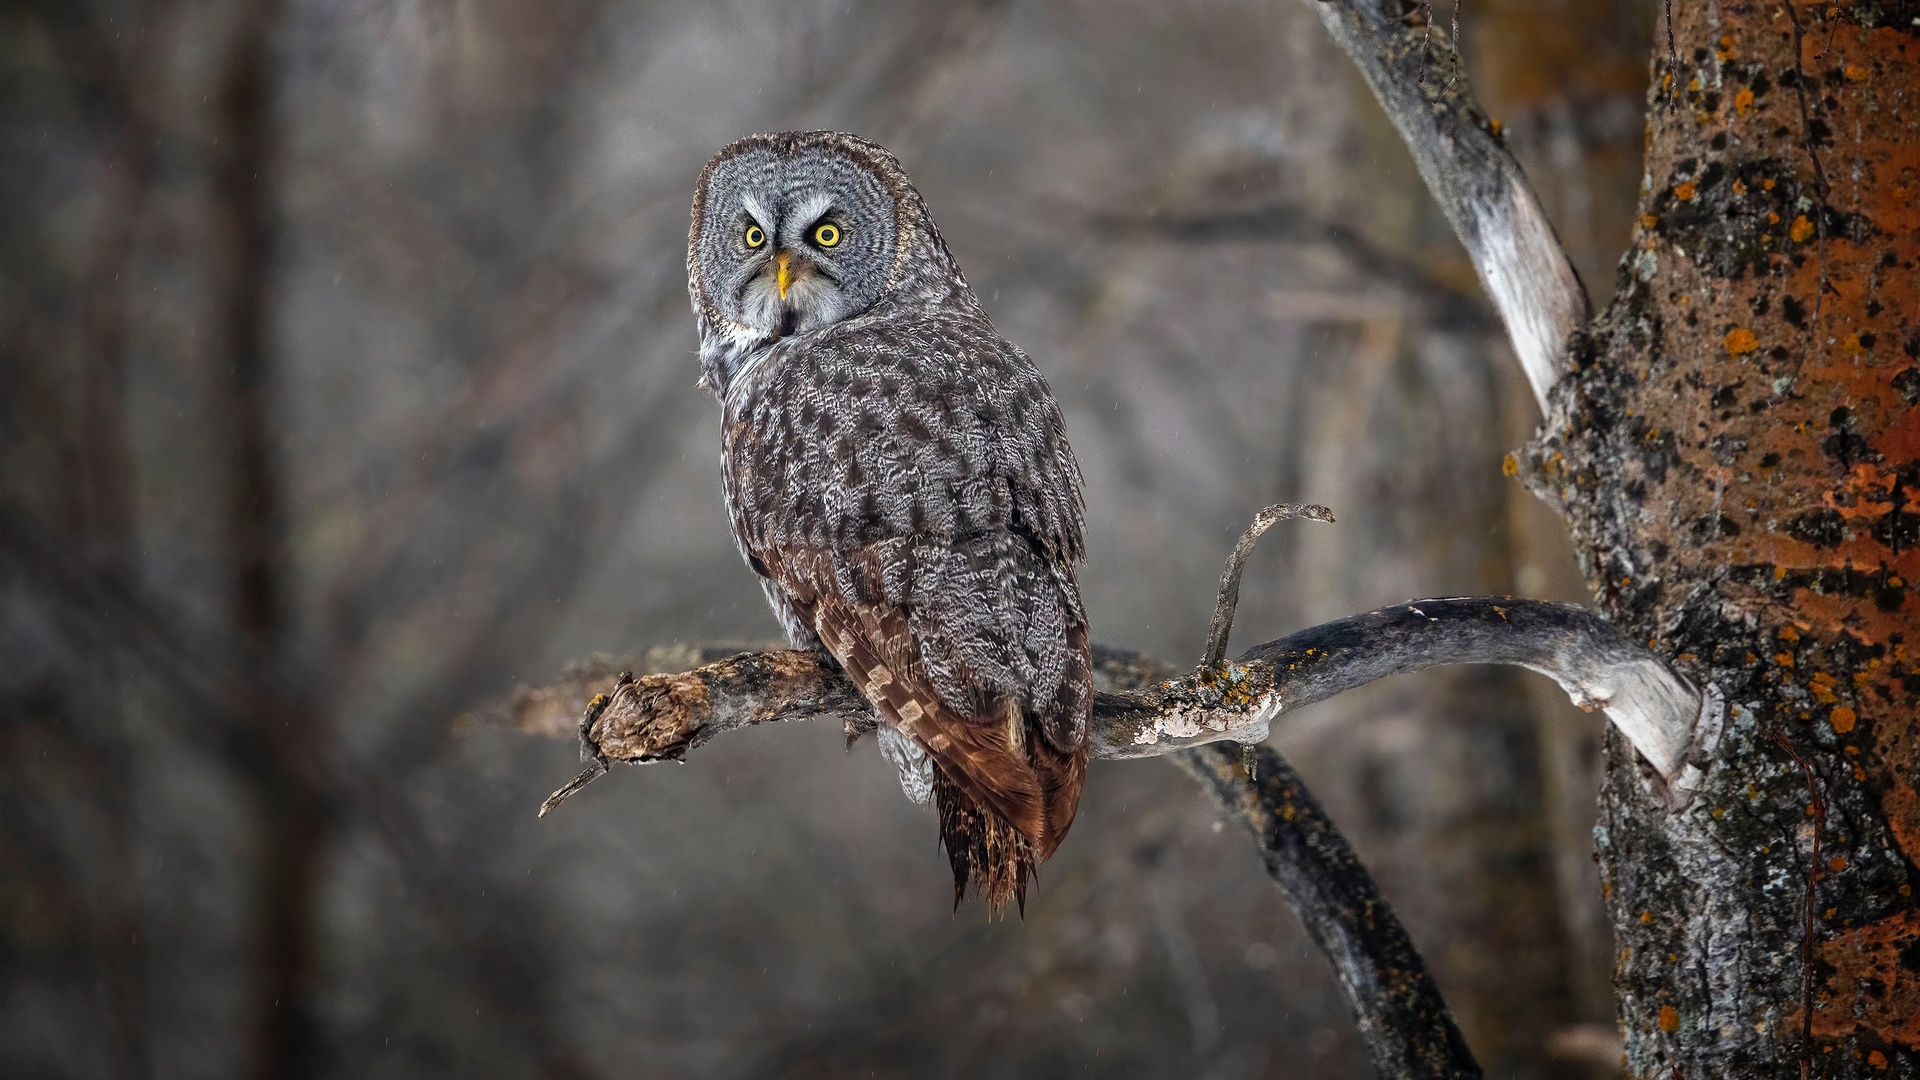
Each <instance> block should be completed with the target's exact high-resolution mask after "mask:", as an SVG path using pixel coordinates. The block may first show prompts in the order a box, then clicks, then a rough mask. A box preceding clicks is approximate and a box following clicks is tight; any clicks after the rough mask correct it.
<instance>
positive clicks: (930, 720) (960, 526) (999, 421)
mask: <svg viewBox="0 0 1920 1080" xmlns="http://www.w3.org/2000/svg"><path fill="white" fill-rule="evenodd" d="M687 288H688V292H689V293H690V294H691V298H692V301H693V310H694V315H695V319H696V322H697V323H698V326H699V333H700V368H701V383H702V385H704V386H705V387H707V388H708V389H710V390H711V391H712V392H713V394H714V395H715V396H716V397H717V398H719V400H720V405H721V411H722V434H721V463H722V476H723V488H724V490H725V493H726V500H727V509H728V512H729V516H730V518H731V521H732V525H733V535H734V539H735V541H736V542H737V543H738V544H739V547H740V551H741V554H742V555H743V556H745V558H746V562H747V565H748V566H749V567H750V568H751V569H752V570H753V572H754V573H755V574H756V575H758V576H759V579H760V583H761V586H762V588H763V589H764V590H765V592H766V595H767V601H768V603H769V604H771V605H772V607H773V611H774V614H775V616H776V617H778V619H779V620H780V622H781V624H782V626H783V627H784V628H785V629H786V632H787V635H788V637H789V638H790V639H791V640H792V642H793V645H794V647H795V648H800V649H814V650H819V651H821V652H822V653H824V654H826V655H827V656H829V657H831V659H832V660H833V661H834V662H836V663H837V664H838V665H839V666H840V668H841V669H842V670H844V671H845V672H846V674H847V675H848V676H849V677H850V678H851V679H852V680H853V681H854V683H855V685H857V686H858V687H859V688H860V690H861V693H862V694H864V695H865V697H866V699H867V700H868V701H869V702H870V703H871V704H872V705H873V707H874V710H875V711H876V713H878V715H879V717H880V718H881V720H882V721H884V722H883V723H882V724H881V725H880V726H879V729H878V732H879V742H880V745H881V750H882V752H883V754H884V755H885V756H886V757H887V758H888V759H889V760H890V761H892V762H893V763H894V764H895V765H896V766H898V768H899V770H900V774H901V784H902V786H903V787H904V788H905V789H906V791H907V794H908V795H909V796H910V797H912V798H914V799H915V800H916V801H919V802H925V801H926V800H927V798H928V797H929V796H931V797H932V798H933V800H934V801H935V804H936V806H937V808H938V812H939V820H940V837H941V841H942V843H943V844H944V845H945V847H946V850H947V854H948V859H949V861H950V862H951V863H952V866H953V878H954V904H955V906H956V907H957V906H958V905H959V903H960V901H961V899H962V898H963V897H964V896H965V895H966V894H967V892H968V890H969V888H972V889H973V890H974V891H975V892H977V894H978V895H980V896H982V897H983V898H984V899H985V900H986V901H987V903H988V905H989V909H990V910H991V911H993V912H996V913H997V912H1001V911H1004V910H1005V908H1006V905H1007V904H1008V903H1009V902H1013V901H1018V902H1019V903H1020V905H1021V908H1022V910H1024V909H1025V904H1026V886H1027V882H1028V881H1029V880H1030V879H1031V878H1032V877H1033V874H1034V868H1035V866H1036V865H1037V864H1038V863H1039V862H1040V861H1042V860H1044V859H1046V858H1047V857H1048V856H1050V855H1051V854H1053V852H1054V850H1055V849H1056V848H1057V847H1059V845H1060V841H1061V839H1062V838H1064V837H1065V836H1066V834H1067V829H1068V827H1069V826H1071V825H1072V824H1073V816H1074V811H1075V809H1076V807H1077V806H1078V805H1079V802H1080V790H1081V786H1082V782H1083V781H1084V779H1085V777H1086V768H1087V722H1088V718H1089V715H1090V713H1091V710H1092V701H1093V688H1092V665H1091V661H1090V656H1089V651H1088V639H1087V616H1086V611H1085V609H1084V607H1083V606H1082V605H1081V601H1080V586H1079V582H1078V579H1077V576H1076V567H1077V566H1078V564H1079V563H1080V562H1081V561H1083V560H1084V558H1085V550H1086V545H1085V537H1084V533H1085V529H1084V522H1083V516H1084V504H1083V502H1082V499H1081V479H1080V468H1079V465H1078V464H1077V463H1076V462H1075V461H1074V457H1073V451H1072V450H1071V449H1069V448H1068V446H1067V439H1066V429H1065V424H1064V422H1063V420H1062V418H1061V415H1060V409H1059V406H1058V405H1057V404H1056V403H1055V402H1054V399H1053V393H1052V391H1051V390H1050V389H1049V388H1048V386H1047V382H1046V380H1045V379H1043V378H1041V376H1040V373H1039V371H1037V370H1036V369H1035V368H1034V366H1033V362H1032V361H1031V360H1029V359H1028V358H1027V356H1026V354H1025V353H1023V352H1021V351H1020V349H1019V348H1018V347H1016V346H1015V345H1014V344H1013V343H1012V342H1010V341H1008V340H1007V339H1006V338H1004V337H1001V336H1000V333H999V332H998V331H997V330H995V329H994V326H993V323H992V322H991V321H990V320H989V319H988V318H987V313H986V311H985V309H984V308H982V307H981V305H980V301H979V298H978V297H976V296H975V295H974V293H973V290H972V289H971V288H970V287H968V285H967V281H966V278H965V277H963V276H962V275H961V273H960V267H959V264H958V263H956V262H955V261H954V257H953V254H952V253H951V252H949V251H948V250H947V246H946V244H945V243H944V242H943V241H942V240H941V239H940V231H939V229H937V228H935V226H934V223H933V218H932V216H931V215H930V214H929V213H928V211H927V206H926V203H925V202H924V201H923V200H922V199H921V197H920V193H919V192H918V191H916V190H915V189H914V186H913V184H912V182H911V181H909V180H908V179H907V175H906V172H905V171H904V170H903V169H902V168H901V166H900V162H899V161H898V160H896V159H895V158H894V156H893V155H892V154H890V153H888V152H887V151H886V150H883V149H881V148H880V147H878V146H876V145H874V144H873V143H870V142H867V141H865V140H863V139H860V138H857V137H855V136H852V135H845V134H840V133H836V132H824V131H810V132H786V133H781V134H774V135H754V136H749V137H747V138H745V139H741V140H740V141H738V142H736V143H734V144H732V145H731V146H728V147H727V148H726V149H724V150H722V151H720V153H719V154H718V155H716V156H715V157H714V159H713V160H712V161H710V162H708V163H707V167H706V169H705V171H703V172H702V173H701V175H700V182H699V185H698V187H697V188H696V190H695V192H694V197H693V225H692V228H691V230H690V231H689V233H688V238H687Z"/></svg>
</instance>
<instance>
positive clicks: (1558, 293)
mask: <svg viewBox="0 0 1920 1080" xmlns="http://www.w3.org/2000/svg"><path fill="white" fill-rule="evenodd" d="M1308 6H1309V7H1311V8H1312V9H1313V10H1314V12H1315V13H1316V14H1318V15H1319V16H1320V21H1321V22H1322V23H1324V24H1325V25H1326V27H1327V31H1328V33H1330V34H1331V35H1332V36H1333V40H1334V42H1335V43H1336V44H1338V45H1339V46H1340V47H1341V48H1342V49H1343V50H1345V51H1346V53H1347V55H1348V56H1350V57H1352V58H1353V62H1354V63H1355V64H1356V65H1358V67H1359V68H1360V74H1361V75H1362V76H1363V77H1364V78H1365V79H1366V80H1367V85H1368V86H1370V87H1372V89H1373V93H1374V96H1375V97H1376V98H1378V99H1379V101H1380V104H1381V107H1382V108H1384V109H1385V110H1386V112H1387V117H1388V118H1389V119H1391V120H1392V121H1393V125H1394V127H1395V128H1397V129H1399V132H1400V137H1401V139H1402V140H1404V141H1405V142H1406V144H1407V149H1408V150H1409V151H1411V152H1412V154H1413V160H1414V164H1415V165H1417V166H1418V167H1419V169H1420V176H1421V178H1422V179H1423V180H1425V181H1426V184H1427V190H1429V191H1431V192H1432V193H1433V197H1434V201H1436V202H1437V203H1439V204H1440V210H1441V212H1442V213H1444V214H1446V216H1447V221H1448V222H1449V223H1451V224H1452V225H1453V231H1454V233H1455V234H1456V235H1458V236H1459V237H1460V242H1461V243H1462V244H1464V245H1465V246H1466V249H1467V254H1468V255H1469V256H1470V257H1471V258H1472V259H1473V265H1474V269H1476V270H1477V271H1479V274H1480V281H1481V283H1482V284H1483V285H1485V286H1486V289H1487V293H1488V294H1489V295H1490V296H1491V297H1492V299H1493V303H1494V306H1495V307H1496V308H1497V309H1499V312H1500V317H1501V319H1502V320H1504V321H1505V323H1506V325H1507V336H1508V337H1509V338H1510V339H1511V340H1512V342H1513V349H1514V353H1515V354H1516V355H1517V356H1518V357H1519V359H1520V365H1521V367H1522V368H1524V369H1525V370H1526V373H1527V381H1528V383H1529V384H1531V385H1532V387H1533V393H1534V398H1535V400H1536V401H1538V402H1539V403H1540V405H1541V408H1542V409H1544V408H1545V407H1546V396H1547V390H1548V388H1549V387H1551V386H1552V385H1553V383H1554V382H1555V381H1556V380H1557V379H1558V378H1559V377H1560V374H1561V373H1562V372H1563V371H1564V370H1565V367H1566V343H1567V339H1568V338H1569V337H1570V336H1571V335H1572V334H1573V332H1574V331H1575V330H1578V329H1580V328H1581V327H1583V326H1585V325H1586V323H1587V322H1588V321H1589V320H1590V319H1591V318H1592V307H1591V306H1590V304H1589V302H1588V300H1587V294H1586V290H1585V289H1583V288H1582V287H1581V285H1580V279H1579V277H1578V276H1577V275H1576V274H1575V273H1574V270H1573V264H1572V263H1571V262H1570V261H1568V259H1567V255H1566V252H1565V251H1564V250H1563V249H1562V248H1561V246H1560V241H1559V239H1558V237H1556V236H1555V235H1554V231H1553V226H1552V224H1551V223H1549V222H1548V221H1547V215H1546V211H1545V210H1543V209H1542V208H1541V206H1540V200H1539V199H1538V198H1537V197H1536V196H1535V195H1534V193H1533V189H1532V187H1530V186H1529V185H1528V184H1527V179H1526V176H1525V175H1524V174H1522V173H1521V171H1520V165H1519V163H1518V162H1516V161H1514V159H1513V156H1512V155H1511V154H1509V153H1507V150H1506V148H1505V147H1504V146H1502V145H1501V143H1500V139H1499V136H1498V135H1497V134H1496V133H1495V125H1494V124H1493V123H1492V122H1491V121H1489V120H1488V119H1487V117H1486V115H1485V113H1484V112H1483V111H1482V110H1481V109H1480V107H1479V105H1478V104H1476V103H1475V101H1474V99H1473V95H1472V92H1471V90H1470V89H1469V84H1468V81H1467V80H1466V79H1455V80H1450V81H1449V82H1448V83H1447V84H1446V85H1444V86H1441V85H1436V84H1435V83H1433V82H1431V81H1429V80H1427V79H1426V78H1425V77H1424V76H1425V74H1426V72H1425V64H1424V63H1423V61H1422V56H1423V53H1424V51H1425V47H1426V38H1427V35H1429V34H1430V33H1431V20H1430V19H1423V18H1421V17H1420V13H1421V12H1422V10H1423V7H1422V5H1421V4H1419V3H1417V2H1416V0H1308ZM1456 13H1457V8H1456ZM1457 31H1458V28H1457V27H1456V35H1455V36H1456V38H1457V36H1458V35H1457ZM1450 44H1451V45H1452V47H1453V55H1454V57H1455V66H1456V73H1457V68H1458V57H1459V55H1460V53H1459V42H1458V41H1457V40H1455V41H1453V42H1450Z"/></svg>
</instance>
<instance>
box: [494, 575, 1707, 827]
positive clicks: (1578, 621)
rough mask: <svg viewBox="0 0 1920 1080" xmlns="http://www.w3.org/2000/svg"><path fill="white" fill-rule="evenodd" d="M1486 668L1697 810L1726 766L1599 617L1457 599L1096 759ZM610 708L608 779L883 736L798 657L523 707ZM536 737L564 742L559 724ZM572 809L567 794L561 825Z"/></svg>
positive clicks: (1245, 664) (1632, 647) (1159, 703)
mask: <svg viewBox="0 0 1920 1080" xmlns="http://www.w3.org/2000/svg"><path fill="white" fill-rule="evenodd" d="M1095 660H1096V664H1097V665H1098V666H1100V667H1102V668H1104V669H1111V668H1114V667H1116V666H1118V667H1120V668H1126V667H1127V666H1128V665H1134V666H1135V667H1136V668H1137V667H1138V666H1139V665H1142V664H1146V663H1149V662H1148V661H1146V660H1144V658H1141V657H1139V656H1138V654H1134V653H1128V652H1124V651H1120V650H1114V649H1108V648H1100V649H1098V650H1097V652H1096V657H1095ZM1482 663H1484V664H1516V665H1519V666H1521V667H1525V668H1529V669H1531V670H1534V671H1538V672H1541V673H1542V674H1545V675H1547V676H1549V677H1551V678H1553V679H1554V681H1556V682H1558V683H1559V684H1560V686H1561V687H1562V688H1563V689H1565V690H1566V691H1567V694H1568V696H1570V697H1571V698H1572V699H1573V700H1574V702H1575V703H1576V704H1579V705H1581V706H1582V707H1584V708H1600V709H1603V710H1604V711H1605V712H1606V714H1607V716H1608V718H1609V719H1611V720H1612V721H1613V722H1614V724H1615V725H1616V726H1618V727H1619V729H1620V731H1621V732H1622V734H1624V735H1626V736H1627V738H1628V739H1629V740H1630V741H1632V743H1633V745H1634V746H1635V748H1637V749H1638V750H1639V751H1640V753H1641V754H1642V756H1644V757H1645V758H1646V759H1647V762H1648V764H1650V765H1652V766H1653V768H1654V770H1655V771H1656V772H1657V773H1658V774H1659V776H1660V777H1661V778H1662V779H1663V780H1665V781H1667V782H1668V783H1669V784H1671V785H1673V786H1674V791H1673V794H1674V795H1676V796H1678V798H1679V799H1681V800H1684V798H1685V797H1686V795H1687V794H1688V792H1689V791H1690V788H1689V787H1688V783H1689V779H1688V778H1689V776H1690V775H1691V774H1690V773H1689V772H1688V762H1689V760H1690V759H1697V760H1701V761H1704V760H1705V757H1706V756H1707V755H1709V754H1711V752H1712V749H1713V740H1714V738H1715V737H1716V735H1717V732H1718V730H1719V726H1718V724H1719V703H1718V699H1717V696H1716V695H1713V694H1711V693H1709V694H1702V693H1701V692H1700V691H1698V690H1696V689H1695V688H1694V687H1693V686H1692V685H1691V684H1689V683H1688V682H1687V681H1686V680H1685V679H1683V678H1681V677H1680V676H1679V675H1678V674H1676V673H1675V672H1674V671H1673V669H1672V668H1671V667H1669V666H1668V665H1667V664H1666V662H1665V661H1663V660H1662V659H1660V658H1659V657H1658V656H1656V655H1654V654H1653V653H1652V652H1650V651H1648V650H1647V649H1645V648H1644V647H1642V646H1640V645H1639V644H1638V643H1636V642H1634V641H1632V640H1630V639H1629V638H1627V637H1626V635H1625V634H1623V633H1621V632H1620V631H1619V630H1618V629H1617V628H1615V627H1614V626H1613V625H1612V624H1611V623H1608V622H1607V621H1606V620H1604V619H1602V618H1600V617H1599V616H1598V615H1596V614H1594V613H1593V612H1590V611H1587V610H1586V609H1584V608H1578V607H1573V606H1570V605H1566V604H1550V603H1545V602H1543V601H1538V600H1516V599H1512V598H1490V597H1455V598H1450V599H1437V600H1419V601H1415V602H1413V603H1409V604H1400V605H1397V606H1395V607H1390V608H1383V609H1381V610H1379V611H1371V612H1367V613H1366V614H1363V615H1354V616H1351V617H1349V618H1345V619H1339V620H1336V621H1334V622H1330V623H1325V624H1323V625H1320V626H1316V627H1312V628H1310V629H1307V630H1302V631H1300V632H1298V633H1295V634H1291V635H1289V636H1287V637H1284V638H1281V639H1279V640H1277V641H1270V642H1267V643H1266V644H1264V645H1257V646H1255V647H1253V648H1252V649H1249V650H1247V651H1246V652H1245V653H1243V654H1241V656H1240V658H1239V659H1237V660H1235V661H1233V662H1231V663H1227V664H1222V665H1219V666H1214V667H1205V666H1203V667H1201V668H1200V669H1197V670H1195V671H1193V672H1191V673H1187V674H1183V675H1179V676H1177V677H1173V678H1165V679H1162V680H1160V681H1158V682H1155V683H1153V684H1152V685H1149V686H1145V687H1143V688H1141V689H1138V690H1130V691H1127V692H1124V693H1101V694H1097V695H1096V696H1095V699H1094V708H1093V725H1092V744H1093V756H1094V757H1097V758H1140V757H1156V756H1159V755H1162V754H1168V753H1172V752H1173V751H1176V750H1182V749H1186V748H1188V747H1193V746H1202V745H1205V744H1207V743H1213V742H1220V741H1222V740H1229V739H1230V740H1233V741H1236V742H1246V743H1257V742H1262V741H1264V740H1265V739H1266V738H1267V735H1268V731H1269V727H1270V725H1271V724H1272V723H1273V721H1274V720H1275V719H1276V718H1278V717H1279V716H1281V715H1283V714H1284V713H1287V712H1289V711H1291V710H1294V709H1298V708H1300V707H1301V706H1303V705H1307V704H1310V703H1312V702H1315V701H1322V700H1325V699H1326V698H1330V697H1333V696H1334V695H1336V694H1340V693H1343V692H1345V691H1347V690H1351V689H1354V688H1355V687H1358V686H1364V685H1365V684H1367V683H1370V682H1373V681H1375V680H1378V679H1384V678H1387V677H1389V676H1393V675H1402V674H1408V673H1411V672H1415V671H1422V670H1425V669H1427V668H1431V667H1438V666H1442V665H1447V664H1482ZM600 693H605V694H607V695H608V696H607V699H606V700H605V701H604V702H601V703H599V705H598V706H597V707H596V708H594V709H592V710H591V711H590V713H589V715H588V717H587V722H586V723H584V724H582V725H581V727H580V737H581V739H582V742H583V744H584V746H585V747H586V749H587V751H588V754H589V756H590V758H591V759H592V760H593V761H594V762H595V763H596V765H597V766H598V767H597V768H595V769H592V770H589V771H590V772H594V773H597V772H599V771H602V769H603V768H604V765H605V764H606V763H609V762H615V761H626V762H645V761H662V760H674V759H678V758H681V757H684V756H685V755H686V753H687V751H689V750H691V749H693V748H694V747H696V746H699V745H700V744H701V743H704V742H706V741H707V740H708V739H710V738H712V737H714V736H715V735H718V734H720V733H722V732H725V731H730V730H732V729H735V728H741V727H749V726H752V725H754V724H761V723H766V722H769V721H775V720H804V719H812V718H816V717H831V718H834V719H838V720H839V721H840V722H841V723H842V724H843V725H844V726H846V728H847V729H848V731H849V733H851V734H857V733H859V732H860V731H863V730H866V729H867V728H870V727H871V725H872V724H873V722H874V721H873V715H872V711H871V710H870V709H869V708H868V706H867V704H866V702H865V700H864V699H863V698H861V697H860V694H859V692H858V690H856V689H855V688H854V686H853V684H852V683H851V682H849V681H848V680H847V679H846V678H845V677H844V676H843V675H841V674H840V673H838V672H837V671H835V670H833V669H832V668H831V667H830V666H829V665H828V664H827V663H826V662H825V661H823V660H821V659H820V658H819V657H817V656H815V655H813V654H810V653H800V652H792V651H789V650H776V651H770V652H753V653H742V654H739V655H734V656H729V657H726V658H724V659H719V660H715V661H713V662H711V663H707V664H705V665H703V666H700V667H697V668H694V669H693V670H691V671H685V672H677V673H670V674H655V675H647V676H643V677H640V678H637V679H633V680H631V681H627V682H623V683H620V684H619V685H617V686H616V685H615V680H614V678H613V676H612V675H610V674H606V673H604V672H600V673H598V674H597V675H596V676H594V677H587V676H582V677H580V678H578V679H576V680H575V681H573V682H572V683H570V684H562V685H561V686H559V687H550V688H547V689H544V690H539V691H521V692H520V693H518V694H517V695H516V701H517V702H523V703H541V702H554V701H567V702H572V701H575V700H577V701H580V702H582V703H583V704H584V703H586V702H587V701H589V700H591V696H592V695H594V694H600ZM511 708H512V707H511V706H510V709H511ZM541 712H542V710H541V709H539V708H531V709H529V710H528V714H529V715H538V714H540V713H541ZM516 719H518V718H516ZM522 726H541V727H545V728H546V729H547V730H552V728H551V725H550V724H547V723H544V722H543V723H540V724H538V725H528V724H526V723H525V722H524V721H522ZM1696 732H1698V733H1700V734H1699V737H1696ZM582 779H583V781H584V780H585V779H590V777H583V778H582ZM575 790H577V789H575ZM565 794H571V792H570V791H569V792H566V793H565ZM565 794H562V793H556V799H554V800H552V801H551V802H550V804H549V806H548V809H550V808H551V806H552V805H557V803H558V801H559V800H560V799H563V798H564V797H565Z"/></svg>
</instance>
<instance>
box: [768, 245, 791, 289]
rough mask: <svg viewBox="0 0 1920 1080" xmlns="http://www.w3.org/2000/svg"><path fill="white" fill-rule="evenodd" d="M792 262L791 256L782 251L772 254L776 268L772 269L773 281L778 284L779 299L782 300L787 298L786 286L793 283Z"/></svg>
mask: <svg viewBox="0 0 1920 1080" xmlns="http://www.w3.org/2000/svg"><path fill="white" fill-rule="evenodd" d="M792 262H793V256H791V255H789V254H787V253H786V252H784V251H783V252H781V253H780V254H778V255H776V256H774V265H775V266H776V267H777V269H776V270H775V271H774V278H773V281H774V284H776V285H778V286H780V299H782V300H785V299H786V298H787V287H788V286H789V285H792V284H793V267H792V265H791V264H792Z"/></svg>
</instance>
